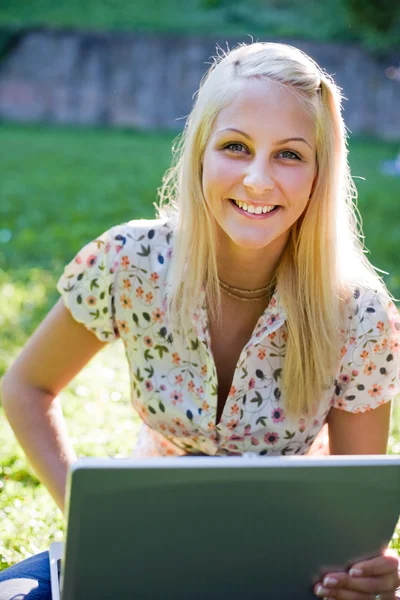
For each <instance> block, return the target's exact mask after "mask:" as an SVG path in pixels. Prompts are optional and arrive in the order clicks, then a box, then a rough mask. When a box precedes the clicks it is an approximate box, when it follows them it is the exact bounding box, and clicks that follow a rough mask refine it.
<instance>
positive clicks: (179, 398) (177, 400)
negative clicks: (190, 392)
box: [170, 391, 183, 406]
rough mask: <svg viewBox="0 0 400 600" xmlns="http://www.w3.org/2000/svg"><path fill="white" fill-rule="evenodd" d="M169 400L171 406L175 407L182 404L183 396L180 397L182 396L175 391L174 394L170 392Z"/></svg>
mask: <svg viewBox="0 0 400 600" xmlns="http://www.w3.org/2000/svg"><path fill="white" fill-rule="evenodd" d="M170 398H172V404H174V405H175V406H176V405H177V404H178V403H179V404H182V402H183V396H182V394H180V393H179V392H176V391H174V392H172V393H171V394H170Z"/></svg>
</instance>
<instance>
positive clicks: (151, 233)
mask: <svg viewBox="0 0 400 600" xmlns="http://www.w3.org/2000/svg"><path fill="white" fill-rule="evenodd" d="M173 231H174V220H173V218H159V219H133V220H131V221H126V222H124V223H120V224H118V225H114V226H113V227H111V228H110V229H108V230H107V231H106V232H104V233H103V234H102V235H103V236H107V237H110V238H113V239H117V241H125V242H127V241H130V242H131V244H136V243H138V242H144V243H148V244H150V245H153V244H154V243H155V242H158V243H159V242H160V241H162V240H163V239H165V242H166V243H168V244H169V243H170V241H171V237H172V235H173ZM119 236H124V237H125V238H126V239H125V240H121V239H119Z"/></svg>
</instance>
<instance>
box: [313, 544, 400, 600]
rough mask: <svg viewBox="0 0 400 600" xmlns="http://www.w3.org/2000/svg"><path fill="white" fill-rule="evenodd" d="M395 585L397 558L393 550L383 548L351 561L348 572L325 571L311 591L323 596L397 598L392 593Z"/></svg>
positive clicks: (346, 599) (359, 599) (368, 599)
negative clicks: (369, 557) (370, 554)
mask: <svg viewBox="0 0 400 600" xmlns="http://www.w3.org/2000/svg"><path fill="white" fill-rule="evenodd" d="M329 580H332V581H331V582H330V581H329ZM334 580H336V583H334ZM399 585H400V578H399V558H398V556H397V553H396V552H395V551H394V550H389V549H387V550H386V551H385V552H384V553H383V555H381V556H377V557H375V558H371V559H370V560H364V561H362V562H359V563H356V564H354V565H353V566H352V567H351V569H350V571H349V572H348V573H328V574H326V575H325V576H324V579H323V581H321V582H319V583H317V584H316V586H314V593H315V594H316V595H317V596H318V597H319V598H326V599H328V598H337V599H338V600H374V598H379V600H395V599H396V598H400V595H399V596H396V589H397V588H398V587H399Z"/></svg>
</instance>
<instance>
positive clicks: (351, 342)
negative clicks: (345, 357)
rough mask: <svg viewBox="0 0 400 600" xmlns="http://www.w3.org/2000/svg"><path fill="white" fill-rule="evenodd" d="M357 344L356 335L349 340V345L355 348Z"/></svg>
mask: <svg viewBox="0 0 400 600" xmlns="http://www.w3.org/2000/svg"><path fill="white" fill-rule="evenodd" d="M356 342H357V340H356V338H355V337H354V335H353V336H352V337H351V338H350V339H349V344H350V345H351V346H354V345H355V343H356Z"/></svg>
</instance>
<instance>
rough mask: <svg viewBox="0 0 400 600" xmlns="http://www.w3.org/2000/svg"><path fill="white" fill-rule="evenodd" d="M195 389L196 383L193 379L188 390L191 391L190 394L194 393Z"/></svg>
mask: <svg viewBox="0 0 400 600" xmlns="http://www.w3.org/2000/svg"><path fill="white" fill-rule="evenodd" d="M194 388H195V385H194V381H193V379H191V380H190V381H189V383H188V390H189V392H193V391H194Z"/></svg>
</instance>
